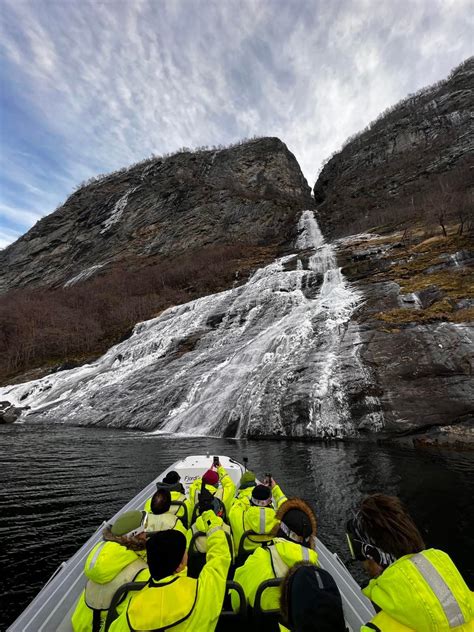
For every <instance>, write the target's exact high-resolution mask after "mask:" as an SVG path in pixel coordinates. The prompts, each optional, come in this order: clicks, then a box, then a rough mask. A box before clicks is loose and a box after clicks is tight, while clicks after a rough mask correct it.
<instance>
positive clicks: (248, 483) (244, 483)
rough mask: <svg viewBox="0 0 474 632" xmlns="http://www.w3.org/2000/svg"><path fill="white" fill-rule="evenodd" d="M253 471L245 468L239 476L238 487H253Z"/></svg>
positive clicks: (254, 483)
mask: <svg viewBox="0 0 474 632" xmlns="http://www.w3.org/2000/svg"><path fill="white" fill-rule="evenodd" d="M255 485H256V482H255V473H254V472H251V471H250V470H247V471H246V472H244V473H243V474H242V476H241V478H240V483H239V489H247V488H248V487H255Z"/></svg>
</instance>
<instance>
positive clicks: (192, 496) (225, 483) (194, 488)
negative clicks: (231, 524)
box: [188, 465, 235, 527]
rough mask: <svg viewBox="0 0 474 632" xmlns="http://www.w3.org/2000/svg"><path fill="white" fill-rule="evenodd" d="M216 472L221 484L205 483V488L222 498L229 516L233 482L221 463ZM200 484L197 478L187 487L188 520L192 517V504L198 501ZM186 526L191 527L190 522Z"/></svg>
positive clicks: (233, 491)
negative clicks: (217, 485) (218, 485)
mask: <svg viewBox="0 0 474 632" xmlns="http://www.w3.org/2000/svg"><path fill="white" fill-rule="evenodd" d="M217 473H218V474H219V483H220V485H221V486H220V487H214V486H213V485H206V489H207V490H208V491H209V492H210V493H211V494H213V495H214V496H216V497H217V498H219V499H220V500H222V502H223V503H224V507H225V510H226V513H227V516H229V511H230V508H231V506H232V501H233V499H234V494H235V483H234V481H233V480H232V479H231V477H230V476H229V474H227V472H226V471H225V469H224V468H223V467H222V465H219V467H218V468H217ZM201 485H202V479H201V478H197V479H196V480H195V481H193V483H192V485H191V487H190V488H189V515H190V520H191V519H192V515H193V512H194V505H195V504H196V503H197V502H198V497H199V493H200V491H201ZM188 526H189V527H191V525H190V524H189V525H188Z"/></svg>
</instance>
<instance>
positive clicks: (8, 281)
mask: <svg viewBox="0 0 474 632" xmlns="http://www.w3.org/2000/svg"><path fill="white" fill-rule="evenodd" d="M310 193H311V192H310V188H309V186H308V184H307V182H306V180H305V179H304V177H303V175H302V173H301V170H300V167H299V165H298V163H297V162H296V159H295V157H294V156H293V154H292V153H291V152H290V151H288V149H287V147H286V145H285V144H284V143H282V142H281V141H280V140H278V139H277V138H262V139H258V140H254V141H249V142H247V143H244V144H242V145H239V146H235V147H231V148H228V149H222V150H219V151H201V152H196V153H191V152H183V153H179V154H176V155H174V156H171V157H169V158H166V159H152V160H150V161H146V162H144V163H141V164H138V165H136V166H134V167H132V168H130V169H128V170H127V171H124V172H118V173H116V174H111V175H110V176H106V177H104V178H103V179H101V180H100V181H97V182H93V183H92V184H89V185H86V186H83V187H82V188H80V189H79V190H78V191H76V192H75V193H73V194H72V195H71V196H70V197H69V198H68V200H67V201H66V202H65V204H64V205H63V206H61V207H60V208H59V209H57V210H56V211H55V212H54V213H52V214H51V215H48V216H47V217H45V218H43V219H42V220H40V221H39V222H38V223H37V224H36V225H35V226H34V227H33V228H32V229H31V230H30V231H29V232H28V233H26V235H24V236H23V237H21V238H20V239H19V240H18V241H16V242H15V243H14V244H12V245H11V246H9V247H8V248H6V249H5V250H3V251H0V292H4V291H6V290H7V289H9V288H13V287H25V286H40V285H48V286H51V285H57V284H64V283H74V282H77V281H79V280H83V279H85V278H88V277H89V276H92V275H93V274H96V273H97V272H98V271H99V270H100V269H101V268H104V267H105V266H107V265H109V264H110V263H111V262H113V261H118V260H121V259H124V258H147V257H150V256H153V255H159V254H161V255H170V254H174V253H177V252H180V251H183V250H185V249H192V250H194V249H198V248H200V247H202V246H205V245H209V244H219V243H221V244H222V243H233V242H237V241H244V242H245V243H248V244H260V243H265V244H271V243H278V244H281V243H285V240H288V239H290V238H291V235H290V233H291V232H292V231H294V226H295V225H296V218H297V215H298V213H299V212H300V211H301V209H303V208H307V207H308V206H310V205H311V203H312V202H311V195H310Z"/></svg>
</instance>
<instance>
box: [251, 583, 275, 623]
mask: <svg viewBox="0 0 474 632" xmlns="http://www.w3.org/2000/svg"><path fill="white" fill-rule="evenodd" d="M282 581H283V578H282V577H276V578H274V579H267V580H266V581H264V582H262V583H261V584H260V586H259V587H258V588H257V592H256V594H255V602H254V606H253V610H252V622H253V626H254V629H255V630H259V632H279V626H278V622H279V621H280V609H279V608H275V609H272V610H264V609H262V595H263V593H264V592H265V591H266V590H267V588H274V587H275V586H280V584H281V582H282Z"/></svg>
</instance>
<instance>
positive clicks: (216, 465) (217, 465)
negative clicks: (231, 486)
mask: <svg viewBox="0 0 474 632" xmlns="http://www.w3.org/2000/svg"><path fill="white" fill-rule="evenodd" d="M212 465H213V466H214V467H219V457H218V456H215V457H214V458H213V459H212Z"/></svg>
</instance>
